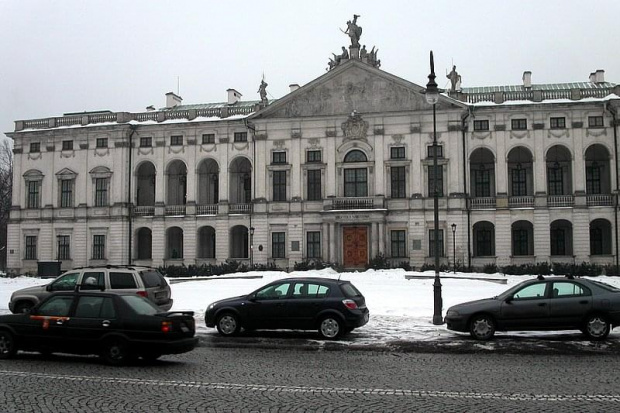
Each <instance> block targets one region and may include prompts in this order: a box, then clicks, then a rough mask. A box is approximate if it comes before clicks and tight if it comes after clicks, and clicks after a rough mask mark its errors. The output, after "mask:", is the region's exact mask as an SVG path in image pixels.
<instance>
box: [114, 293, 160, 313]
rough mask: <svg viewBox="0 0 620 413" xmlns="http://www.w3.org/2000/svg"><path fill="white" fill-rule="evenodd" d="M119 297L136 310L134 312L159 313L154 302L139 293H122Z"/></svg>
mask: <svg viewBox="0 0 620 413" xmlns="http://www.w3.org/2000/svg"><path fill="white" fill-rule="evenodd" d="M121 298H122V299H123V301H125V302H126V303H127V305H129V307H131V308H132V310H133V311H135V312H136V314H140V315H154V314H157V313H161V310H160V309H159V307H156V306H155V304H153V303H152V302H150V301H149V300H147V299H146V298H144V297H140V296H139V295H123V296H121Z"/></svg>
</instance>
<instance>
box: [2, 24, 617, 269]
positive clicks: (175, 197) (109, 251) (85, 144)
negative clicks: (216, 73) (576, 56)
mask: <svg viewBox="0 0 620 413" xmlns="http://www.w3.org/2000/svg"><path fill="white" fill-rule="evenodd" d="M354 23H355V20H354ZM360 33H361V31H360ZM352 42H353V41H352ZM343 50H344V48H343ZM348 52H349V53H347V54H348V56H344V55H343V56H334V57H335V58H336V60H331V59H330V68H329V69H330V70H329V71H327V72H326V73H325V74H324V75H322V76H320V77H318V78H317V79H315V80H314V81H312V82H310V83H308V84H306V85H304V86H303V87H299V86H297V85H292V86H291V91H290V93H289V94H287V95H286V96H284V97H282V98H281V99H279V100H277V101H267V99H266V98H265V96H266V95H265V87H266V84H263V85H261V98H262V99H261V100H260V101H253V102H247V101H242V100H240V98H241V95H240V93H239V92H237V91H236V90H234V89H229V90H228V101H227V102H225V103H217V104H196V105H184V104H182V101H181V98H180V97H179V96H177V95H176V94H174V93H168V94H167V95H166V96H167V104H166V107H165V108H162V109H159V110H155V109H153V108H151V110H147V111H145V112H140V113H128V112H110V111H102V112H88V113H86V112H81V113H72V114H65V115H64V116H62V117H51V118H44V119H34V120H20V121H16V123H15V131H13V132H10V133H7V136H9V137H10V138H12V139H13V140H14V154H15V157H14V181H13V182H14V188H13V202H12V205H13V207H12V211H11V217H10V223H9V229H8V240H9V245H8V268H9V270H10V271H15V272H27V271H36V270H37V262H38V261H54V260H60V261H62V268H63V269H68V268H71V267H75V266H86V265H102V264H130V263H131V264H143V265H151V266H159V265H181V264H185V265H190V264H198V265H200V264H202V263H220V262H222V261H225V260H228V259H234V260H240V261H244V262H247V263H248V264H266V263H271V262H273V263H275V264H276V265H278V266H279V267H282V268H286V267H292V266H293V265H294V263H295V262H301V261H303V260H314V259H317V260H318V259H320V260H323V261H328V262H337V263H340V264H342V265H344V266H345V267H346V268H363V267H364V266H365V265H366V264H367V263H368V262H369V260H370V259H372V258H373V257H375V256H377V255H378V254H384V255H385V256H386V257H388V258H389V259H390V260H392V261H393V263H394V264H400V263H402V262H408V263H410V264H411V265H413V266H416V267H418V268H419V267H420V266H421V265H422V264H424V263H433V262H434V258H433V254H434V248H432V245H433V240H434V237H435V236H438V237H439V240H440V246H441V247H440V251H439V254H440V257H441V262H442V263H443V264H448V263H453V262H454V261H455V260H456V261H457V262H460V263H461V264H463V265H470V266H474V267H482V266H484V265H486V264H496V265H498V266H503V265H508V264H523V263H535V262H569V263H573V262H577V263H581V262H584V261H586V262H592V263H597V264H617V260H618V209H617V206H618V188H619V179H618V166H619V165H618V160H617V159H618V141H617V140H618V136H617V135H618V125H619V121H618V115H619V113H618V112H619V107H620V97H619V96H618V95H620V86H619V85H616V84H613V83H609V82H606V81H605V80H604V72H603V71H600V70H599V71H597V72H595V73H593V74H591V75H590V78H589V79H588V81H584V82H577V83H563V84H545V85H542V84H532V83H531V73H529V72H525V73H524V77H523V83H522V84H520V85H517V86H498V87H480V88H461V87H460V84H459V83H460V82H459V81H460V77H457V76H456V75H457V74H456V71H455V70H454V69H453V73H451V75H454V76H453V77H452V88H451V90H449V91H447V92H446V93H442V94H441V95H440V99H439V102H438V103H437V104H436V130H437V132H436V133H437V135H436V136H437V142H438V147H437V149H436V150H437V155H438V158H439V162H438V173H437V174H436V176H437V180H436V184H437V189H438V193H439V228H440V229H439V232H438V234H435V232H434V218H433V200H434V197H433V195H434V188H435V187H434V180H433V175H434V174H433V173H432V172H433V169H432V165H433V146H432V144H433V110H432V106H431V105H429V104H428V103H427V102H426V100H425V96H424V91H425V89H424V87H423V86H420V85H416V84H414V83H411V82H409V81H407V80H404V79H402V78H399V77H396V76H394V75H391V74H390V73H387V72H385V71H383V70H381V69H380V68H379V67H380V61H378V60H377V59H376V55H374V56H373V55H372V54H370V55H368V54H366V51H365V50H360V49H359V44H357V45H355V44H352V45H351V47H350V48H349V50H348Z"/></svg>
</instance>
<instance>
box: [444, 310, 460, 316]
mask: <svg viewBox="0 0 620 413" xmlns="http://www.w3.org/2000/svg"><path fill="white" fill-rule="evenodd" d="M459 315H460V314H459V312H458V311H456V310H448V312H447V313H446V317H458V316H459Z"/></svg>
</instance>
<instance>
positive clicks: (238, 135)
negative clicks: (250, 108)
mask: <svg viewBox="0 0 620 413" xmlns="http://www.w3.org/2000/svg"><path fill="white" fill-rule="evenodd" d="M234 141H235V142H247V141H248V133H247V132H235V134H234Z"/></svg>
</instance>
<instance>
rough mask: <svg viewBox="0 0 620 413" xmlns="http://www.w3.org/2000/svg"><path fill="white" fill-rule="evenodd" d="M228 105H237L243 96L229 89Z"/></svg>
mask: <svg viewBox="0 0 620 413" xmlns="http://www.w3.org/2000/svg"><path fill="white" fill-rule="evenodd" d="M227 92H228V104H229V105H234V104H235V103H237V102H239V100H240V99H241V96H243V95H242V94H241V93H239V92H237V91H236V90H235V89H228V90H227Z"/></svg>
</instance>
